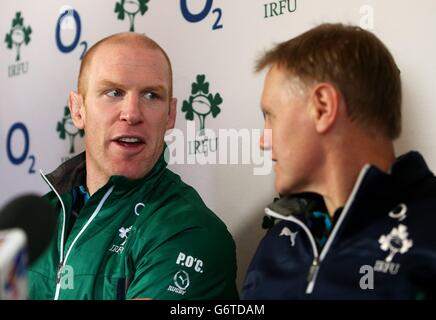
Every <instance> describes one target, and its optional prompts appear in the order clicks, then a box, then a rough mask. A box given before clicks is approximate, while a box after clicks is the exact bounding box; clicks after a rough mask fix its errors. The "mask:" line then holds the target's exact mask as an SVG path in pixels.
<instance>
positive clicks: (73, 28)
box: [56, 6, 88, 60]
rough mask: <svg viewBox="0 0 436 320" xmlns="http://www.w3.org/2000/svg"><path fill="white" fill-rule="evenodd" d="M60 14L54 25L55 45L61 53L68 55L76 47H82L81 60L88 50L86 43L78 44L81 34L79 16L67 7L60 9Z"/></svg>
mask: <svg viewBox="0 0 436 320" xmlns="http://www.w3.org/2000/svg"><path fill="white" fill-rule="evenodd" d="M60 12H61V14H60V16H59V18H58V21H57V23H56V45H57V47H58V49H59V50H60V51H61V52H62V53H70V52H72V51H73V50H74V49H76V48H77V46H78V45H80V46H82V47H83V51H82V54H81V55H80V60H82V58H83V55H84V54H85V53H86V50H87V49H88V43H87V42H86V41H82V42H80V36H81V33H82V23H81V21H80V15H79V13H78V12H77V11H76V10H75V9H73V8H71V7H67V6H64V7H62V8H61V10H60ZM68 38H70V39H68ZM66 40H69V41H68V42H67V41H66ZM79 42H80V43H79Z"/></svg>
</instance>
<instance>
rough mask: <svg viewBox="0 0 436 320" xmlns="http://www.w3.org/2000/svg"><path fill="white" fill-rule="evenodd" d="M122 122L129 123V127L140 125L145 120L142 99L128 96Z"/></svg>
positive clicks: (132, 95) (124, 102)
mask: <svg viewBox="0 0 436 320" xmlns="http://www.w3.org/2000/svg"><path fill="white" fill-rule="evenodd" d="M120 120H122V121H127V123H128V124H129V125H134V124H137V123H140V122H141V121H142V120H143V115H142V112H141V105H140V99H139V97H138V96H137V95H134V94H130V95H127V97H126V99H125V100H124V101H123V106H122V109H121V113H120Z"/></svg>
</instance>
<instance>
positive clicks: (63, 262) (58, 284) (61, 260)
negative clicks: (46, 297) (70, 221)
mask: <svg viewBox="0 0 436 320" xmlns="http://www.w3.org/2000/svg"><path fill="white" fill-rule="evenodd" d="M40 173H41V176H42V177H43V179H44V180H45V182H46V183H47V184H48V185H49V186H50V188H51V189H52V190H53V192H54V193H55V194H56V196H57V197H58V199H59V201H60V202H61V205H62V212H63V220H62V234H61V243H60V248H59V257H60V258H59V265H58V270H57V273H56V291H55V297H54V300H58V299H59V293H60V289H61V278H62V271H63V268H64V267H65V265H66V262H67V259H68V256H69V255H70V252H71V249H72V248H73V247H74V245H75V244H76V242H77V240H78V239H79V238H80V236H81V235H82V233H83V232H84V231H85V230H86V228H87V227H88V226H89V224H90V223H91V222H92V221H93V220H94V218H95V217H96V216H97V214H98V213H99V212H100V210H101V208H102V207H103V204H104V203H105V201H106V200H107V198H108V197H109V195H110V194H111V193H112V191H113V189H114V186H112V187H110V188H109V190H108V191H106V193H105V194H104V196H103V198H102V199H101V200H100V202H99V204H98V206H97V208H96V209H95V210H94V212H93V213H92V215H91V217H90V218H89V219H88V221H87V222H86V223H85V225H84V226H83V227H82V229H81V230H80V231H79V233H78V234H77V235H76V237H75V238H74V240H73V242H72V243H71V245H70V246H69V248H68V251H67V253H66V255H65V257H64V255H63V251H64V242H65V239H64V237H65V219H66V211H65V205H64V203H63V201H62V198H61V197H60V195H59V193H58V192H57V191H56V189H55V188H54V187H53V185H52V184H51V183H50V181H48V179H47V177H46V176H45V175H44V173H43V172H42V170H40Z"/></svg>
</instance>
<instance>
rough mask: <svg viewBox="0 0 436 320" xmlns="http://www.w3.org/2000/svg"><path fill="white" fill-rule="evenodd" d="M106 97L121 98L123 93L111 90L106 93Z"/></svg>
mask: <svg viewBox="0 0 436 320" xmlns="http://www.w3.org/2000/svg"><path fill="white" fill-rule="evenodd" d="M106 95H107V96H109V97H121V96H122V95H123V93H122V92H121V90H118V89H113V90H109V91H107V92H106Z"/></svg>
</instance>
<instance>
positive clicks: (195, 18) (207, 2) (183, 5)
mask: <svg viewBox="0 0 436 320" xmlns="http://www.w3.org/2000/svg"><path fill="white" fill-rule="evenodd" d="M188 2H189V1H188V0H180V9H181V10H182V15H183V17H184V18H185V19H186V20H187V21H188V22H191V23H196V22H200V21H202V20H204V19H205V18H206V17H207V16H208V15H209V13H210V12H211V10H212V6H213V0H203V2H204V6H203V8H202V9H201V11H200V12H196V13H193V12H192V11H191V9H190V8H189V7H188ZM198 2H199V1H198V0H195V1H192V0H191V1H190V3H191V4H192V3H198ZM200 2H202V1H200ZM212 13H213V14H215V15H216V19H215V22H214V24H213V25H212V30H218V29H222V28H223V24H222V22H221V18H222V15H223V11H222V10H221V8H215V9H213V10H212Z"/></svg>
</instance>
